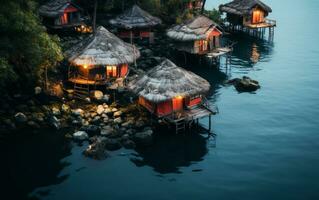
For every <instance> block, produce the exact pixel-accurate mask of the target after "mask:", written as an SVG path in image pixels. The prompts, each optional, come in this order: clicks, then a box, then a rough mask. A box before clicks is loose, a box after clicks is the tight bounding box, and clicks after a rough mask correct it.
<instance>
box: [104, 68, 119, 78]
mask: <svg viewBox="0 0 319 200" xmlns="http://www.w3.org/2000/svg"><path fill="white" fill-rule="evenodd" d="M106 75H107V77H117V66H107V67H106Z"/></svg>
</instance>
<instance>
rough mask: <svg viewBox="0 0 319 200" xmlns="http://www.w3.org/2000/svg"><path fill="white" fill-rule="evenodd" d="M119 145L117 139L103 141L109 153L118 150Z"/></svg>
mask: <svg viewBox="0 0 319 200" xmlns="http://www.w3.org/2000/svg"><path fill="white" fill-rule="evenodd" d="M121 147H122V146H121V143H120V142H119V141H118V140H117V139H106V140H105V148H106V149H107V150H109V151H115V150H118V149H120V148H121Z"/></svg>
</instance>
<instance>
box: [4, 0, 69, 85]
mask: <svg viewBox="0 0 319 200" xmlns="http://www.w3.org/2000/svg"><path fill="white" fill-rule="evenodd" d="M35 13H36V4H35V3H34V2H33V1H32V0H10V1H4V2H2V5H1V7H0V32H1V37H0V46H1V48H0V61H1V62H0V66H1V69H0V70H1V72H3V73H1V76H2V78H1V79H0V85H1V84H2V85H4V84H6V86H10V88H12V86H15V87H16V88H19V89H26V87H27V88H30V87H31V88H32V86H34V85H35V84H36V83H38V82H43V80H44V78H45V71H46V70H47V69H49V70H50V69H52V68H53V67H55V66H56V64H57V63H58V62H59V61H61V60H62V59H63V56H62V51H61V48H60V45H59V39H58V37H56V36H50V35H48V34H47V33H46V29H45V28H44V27H43V26H42V25H41V23H40V21H39V18H38V16H37V15H36V14H35ZM9 83H10V84H9ZM16 88H14V89H16ZM1 89H7V88H3V87H1Z"/></svg>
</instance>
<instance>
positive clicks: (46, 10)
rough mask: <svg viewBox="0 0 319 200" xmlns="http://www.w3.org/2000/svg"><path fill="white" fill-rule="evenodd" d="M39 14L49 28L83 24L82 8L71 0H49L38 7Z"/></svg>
mask: <svg viewBox="0 0 319 200" xmlns="http://www.w3.org/2000/svg"><path fill="white" fill-rule="evenodd" d="M39 15H40V16H41V18H42V21H43V24H44V25H45V26H47V27H48V28H50V29H62V28H74V27H77V26H81V25H83V18H82V9H81V8H80V7H79V6H78V5H76V4H75V3H73V2H72V1H71V0H51V1H49V2H48V3H46V4H44V5H42V6H41V7H40V8H39Z"/></svg>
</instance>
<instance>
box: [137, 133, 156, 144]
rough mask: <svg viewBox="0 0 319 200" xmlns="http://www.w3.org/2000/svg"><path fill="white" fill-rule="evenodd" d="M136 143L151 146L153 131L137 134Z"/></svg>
mask: <svg viewBox="0 0 319 200" xmlns="http://www.w3.org/2000/svg"><path fill="white" fill-rule="evenodd" d="M134 141H135V142H136V143H137V144H140V145H145V146H146V145H151V144H152V143H153V131H152V130H147V131H143V132H139V133H136V134H135V136H134Z"/></svg>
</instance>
